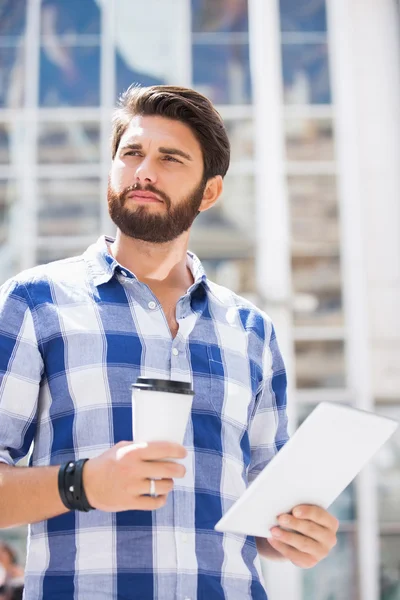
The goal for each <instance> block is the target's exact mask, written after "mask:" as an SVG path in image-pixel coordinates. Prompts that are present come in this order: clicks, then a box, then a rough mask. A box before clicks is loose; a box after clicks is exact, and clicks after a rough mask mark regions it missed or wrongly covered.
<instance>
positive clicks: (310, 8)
mask: <svg viewBox="0 0 400 600" xmlns="http://www.w3.org/2000/svg"><path fill="white" fill-rule="evenodd" d="M280 14H281V29H282V31H305V32H309V31H316V32H326V29H327V28H326V2H325V0H280Z"/></svg>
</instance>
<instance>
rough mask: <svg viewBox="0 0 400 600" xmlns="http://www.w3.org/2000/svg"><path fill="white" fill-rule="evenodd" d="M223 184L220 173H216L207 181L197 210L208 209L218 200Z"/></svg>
mask: <svg viewBox="0 0 400 600" xmlns="http://www.w3.org/2000/svg"><path fill="white" fill-rule="evenodd" d="M223 187H224V184H223V181H222V177H221V175H216V176H215V177H212V178H211V179H209V180H208V181H207V185H206V189H205V190H204V194H203V200H202V201H201V204H200V207H199V212H204V211H205V210H208V209H209V208H211V207H212V206H214V204H215V203H216V201H217V200H218V198H219V197H220V195H221V194H222V190H223Z"/></svg>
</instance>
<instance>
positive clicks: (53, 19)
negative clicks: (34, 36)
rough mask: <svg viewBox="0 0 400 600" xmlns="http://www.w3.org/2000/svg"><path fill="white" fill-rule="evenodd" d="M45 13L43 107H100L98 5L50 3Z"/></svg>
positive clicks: (90, 0) (88, 1)
mask: <svg viewBox="0 0 400 600" xmlns="http://www.w3.org/2000/svg"><path fill="white" fill-rule="evenodd" d="M41 10H42V13H41V53H40V88H39V90H40V93H39V102H40V105H41V106H97V105H99V103H100V44H101V41H100V35H99V34H100V9H99V7H98V3H97V2H96V1H95V0H82V1H81V0H71V1H69V2H64V1H63V0H46V1H45V2H43V4H42V9H41Z"/></svg>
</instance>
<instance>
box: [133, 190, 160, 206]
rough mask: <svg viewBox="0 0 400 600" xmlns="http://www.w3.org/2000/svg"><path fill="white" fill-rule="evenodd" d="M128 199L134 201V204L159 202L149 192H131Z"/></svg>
mask: <svg viewBox="0 0 400 600" xmlns="http://www.w3.org/2000/svg"><path fill="white" fill-rule="evenodd" d="M128 198H131V199H132V200H136V202H158V203H159V202H161V200H160V199H159V198H158V197H157V196H155V195H154V194H152V193H151V192H131V193H130V194H128Z"/></svg>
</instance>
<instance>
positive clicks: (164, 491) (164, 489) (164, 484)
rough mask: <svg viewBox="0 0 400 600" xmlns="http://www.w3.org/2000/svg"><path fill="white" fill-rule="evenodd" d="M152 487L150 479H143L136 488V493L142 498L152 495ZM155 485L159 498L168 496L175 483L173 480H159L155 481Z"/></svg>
mask: <svg viewBox="0 0 400 600" xmlns="http://www.w3.org/2000/svg"><path fill="white" fill-rule="evenodd" d="M150 485H151V481H150V479H142V480H141V481H140V482H139V486H137V485H136V486H135V493H136V494H138V495H141V496H142V495H145V494H146V495H148V494H150ZM154 485H155V493H156V494H157V496H166V495H168V494H169V493H170V492H171V491H172V490H173V487H174V482H173V481H172V479H158V480H154ZM128 492H129V489H128Z"/></svg>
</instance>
